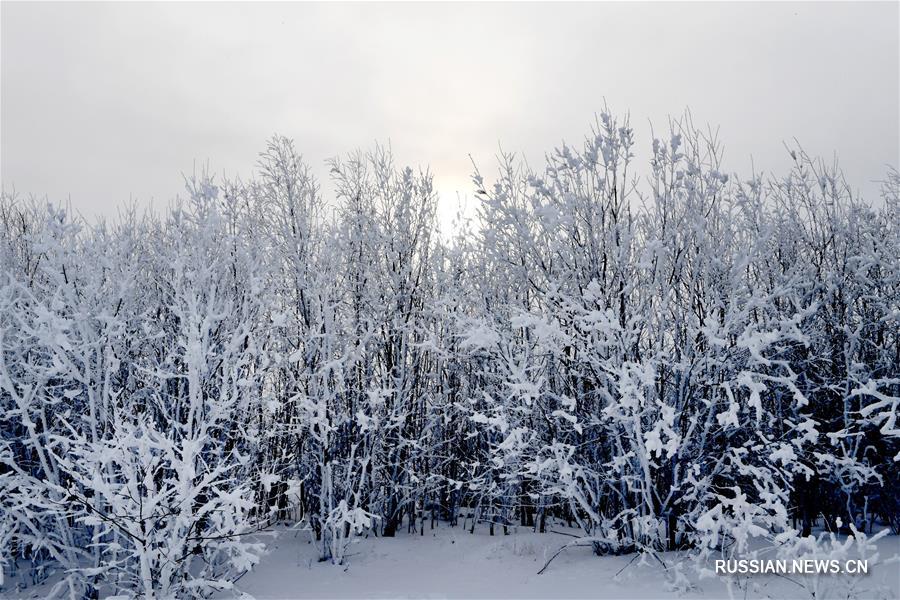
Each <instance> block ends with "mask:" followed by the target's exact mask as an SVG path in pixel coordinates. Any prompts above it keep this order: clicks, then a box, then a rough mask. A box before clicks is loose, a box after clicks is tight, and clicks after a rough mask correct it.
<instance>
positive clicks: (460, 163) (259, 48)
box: [0, 2, 900, 218]
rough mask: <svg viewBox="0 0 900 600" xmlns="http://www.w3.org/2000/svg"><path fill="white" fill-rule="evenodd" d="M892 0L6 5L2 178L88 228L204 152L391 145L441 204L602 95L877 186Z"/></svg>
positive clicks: (897, 102) (164, 189)
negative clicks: (788, 146) (476, 173)
mask: <svg viewBox="0 0 900 600" xmlns="http://www.w3.org/2000/svg"><path fill="white" fill-rule="evenodd" d="M898 8H900V4H898V3H897V2H887V3H879V4H863V3H847V4H843V3H800V4H774V3H762V4H755V3H753V4H750V3H740V4H738V3H722V4H715V3H698V4H680V3H665V4H651V3H629V4H565V5H563V4H511V3H503V4H474V3H472V4H410V3H402V4H376V3H367V4H327V5H318V4H288V3H275V4H241V3H200V4H173V3H160V4H133V3H123V4H82V3H66V4H47V3H29V4H17V3H10V2H2V4H0V11H2V14H0V19H2V37H0V44H2V48H0V50H2V71H0V76H2V82H0V85H2V88H0V90H2V93H0V101H2V105H0V111H2V115H0V138H2V148H0V151H2V155H0V163H2V164H0V167H2V181H3V185H4V187H5V188H6V189H10V188H11V187H12V186H15V188H16V189H17V190H18V191H19V192H22V193H28V192H33V193H38V194H40V195H44V194H46V195H47V196H48V197H49V198H50V199H51V200H54V201H62V200H65V199H66V198H68V197H69V196H70V197H71V202H72V204H73V205H74V207H75V208H76V209H78V210H80V211H81V212H82V213H84V214H85V215H88V216H93V215H97V214H106V215H111V214H115V207H116V206H118V205H119V204H120V203H121V202H123V201H127V200H128V199H129V198H134V199H136V200H137V201H139V202H142V203H147V202H150V201H151V200H152V201H153V203H154V204H155V205H157V206H160V205H165V204H167V203H168V202H169V200H171V199H172V198H173V197H174V196H175V194H177V193H180V191H181V189H182V184H183V180H182V176H181V174H182V173H183V172H186V173H190V172H191V171H192V169H193V165H194V164H195V161H196V163H197V164H203V163H206V162H207V161H208V162H209V164H210V166H211V168H212V169H213V170H214V171H215V172H217V173H222V172H223V171H224V172H225V173H227V174H229V175H235V174H239V175H242V176H245V177H246V176H247V175H249V174H250V173H251V172H252V169H253V165H254V163H255V160H256V156H257V154H258V152H259V151H260V150H262V149H263V148H264V145H265V140H266V139H267V138H268V137H269V136H270V135H271V134H273V133H280V134H284V135H287V136H289V137H292V138H294V140H295V141H296V144H297V147H298V148H299V150H300V151H301V152H302V153H303V155H304V157H305V158H306V159H307V161H308V162H309V163H310V164H311V165H312V166H313V168H314V171H315V172H316V173H317V175H318V176H319V177H320V178H327V169H326V168H325V167H324V160H325V159H326V158H328V157H330V156H334V155H336V154H341V153H345V152H347V151H349V150H352V149H354V148H364V149H365V148H371V147H372V146H373V144H374V143H375V141H376V140H377V141H382V142H388V141H389V142H390V144H391V146H392V148H393V150H394V153H395V156H396V157H397V158H398V160H399V161H400V162H402V163H403V164H412V165H413V166H415V165H426V164H427V165H430V166H431V169H432V171H433V172H434V174H435V177H436V184H437V187H438V190H439V191H440V192H441V194H442V195H443V197H444V200H443V204H442V210H443V214H444V215H445V218H446V215H447V214H449V213H450V212H451V211H452V210H453V206H455V203H456V199H455V197H456V195H455V192H456V191H457V190H458V191H460V192H462V193H469V191H470V185H469V174H470V172H471V163H470V162H469V158H468V155H469V154H471V155H472V156H473V157H474V159H475V160H476V162H477V163H478V164H479V166H480V167H481V168H482V171H484V172H485V173H486V174H488V173H489V172H490V170H491V168H492V167H493V160H494V158H493V157H494V155H495V154H496V152H497V149H498V144H502V147H503V149H504V150H508V151H518V152H522V153H523V154H524V155H525V156H526V157H527V158H528V160H529V161H530V162H531V164H532V165H533V166H536V165H538V164H539V163H540V159H541V157H542V156H543V153H544V152H545V151H547V150H551V149H552V148H553V147H554V146H557V145H558V144H559V143H560V141H561V140H562V139H566V140H567V141H570V142H576V143H580V141H581V139H582V137H583V135H584V134H585V133H587V132H588V130H589V128H590V124H591V123H592V122H593V119H594V115H595V113H597V112H599V111H600V110H601V108H602V106H603V101H604V99H606V101H607V102H608V104H609V105H610V107H611V108H612V109H613V111H614V112H625V111H630V113H631V116H632V124H633V125H634V127H635V129H636V132H637V134H638V142H639V144H640V146H641V147H642V148H647V147H648V146H649V139H648V136H649V127H648V125H647V123H648V120H652V121H653V123H654V124H655V126H656V129H657V130H659V129H662V128H664V126H665V123H666V117H667V115H670V114H675V115H677V114H679V113H681V112H682V111H683V110H684V109H685V108H687V107H689V108H690V109H691V112H692V114H693V116H694V120H695V122H697V123H700V124H707V123H708V124H711V125H713V126H719V127H720V139H721V140H722V142H723V143H724V145H725V162H726V164H725V166H726V168H727V170H729V171H734V170H738V171H746V170H747V168H748V167H749V164H750V157H751V156H752V157H753V160H754V163H755V165H756V167H757V168H758V169H760V170H769V169H778V168H783V166H784V165H785V164H786V156H787V153H786V151H785V149H784V147H783V145H782V142H783V141H785V140H791V139H792V138H794V137H796V138H798V139H799V140H800V141H801V143H802V144H803V145H804V147H805V148H806V149H807V150H808V151H809V152H810V153H811V154H819V155H824V156H826V157H829V158H830V157H832V156H833V155H834V153H837V155H838V156H839V158H840V161H841V164H842V165H843V168H844V171H845V174H846V175H847V177H848V179H849V180H850V181H851V183H852V184H853V185H854V186H855V187H856V188H857V189H859V190H861V191H863V192H864V193H867V194H870V193H873V192H874V191H875V190H877V189H878V186H877V184H876V183H875V181H876V180H878V179H880V178H882V177H883V175H884V173H885V170H886V165H887V164H891V165H894V166H897V165H898V162H900V160H898V156H900V123H898V118H900V117H898V113H900V97H898V96H900V35H898V32H900V10H898Z"/></svg>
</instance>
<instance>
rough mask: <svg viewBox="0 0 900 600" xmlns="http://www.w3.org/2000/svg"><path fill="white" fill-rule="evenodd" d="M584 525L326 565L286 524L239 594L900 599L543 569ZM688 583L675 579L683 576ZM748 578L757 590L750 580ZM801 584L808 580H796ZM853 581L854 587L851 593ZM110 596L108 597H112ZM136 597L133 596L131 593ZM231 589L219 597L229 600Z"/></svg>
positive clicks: (569, 563) (874, 577) (46, 586)
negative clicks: (579, 527)
mask: <svg viewBox="0 0 900 600" xmlns="http://www.w3.org/2000/svg"><path fill="white" fill-rule="evenodd" d="M574 532H577V530H576V529H569V528H567V527H565V526H564V525H558V526H556V527H554V529H553V530H552V531H551V532H548V533H545V534H540V533H534V532H533V531H532V530H531V529H530V528H528V529H518V530H517V529H512V530H510V533H509V535H495V536H490V535H489V534H488V531H487V530H486V529H482V530H476V531H475V533H474V534H470V533H469V532H468V530H467V529H465V528H463V527H449V526H447V525H446V524H444V523H441V524H439V525H438V526H437V527H436V528H435V529H433V530H431V529H427V528H426V530H425V535H424V536H422V535H416V534H407V533H406V532H403V533H400V534H398V535H397V537H394V538H376V537H373V536H369V537H365V538H357V539H356V540H355V541H354V542H353V544H352V546H351V548H350V549H349V551H348V554H347V558H346V560H345V563H344V564H342V565H335V564H332V563H331V562H328V561H326V562H320V561H319V560H318V553H317V550H316V547H315V544H314V543H313V541H312V540H311V536H310V535H309V532H308V531H304V530H298V529H288V528H279V529H277V530H275V531H273V532H271V533H266V534H265V535H262V536H260V538H259V540H260V541H263V542H264V543H265V544H266V545H267V552H266V554H265V556H264V557H263V559H262V561H261V563H260V564H259V565H257V566H256V567H255V568H254V569H253V570H252V571H250V572H248V573H247V574H246V575H245V576H243V577H242V578H241V579H240V580H239V581H238V582H237V586H238V587H239V588H240V590H241V592H243V593H244V594H247V595H249V596H250V597H253V598H256V599H258V600H263V599H273V600H274V599H281V600H287V599H300V598H623V599H625V598H627V599H638V598H644V599H656V598H741V599H749V598H771V599H794V598H797V599H800V598H809V599H812V598H815V599H817V600H820V599H821V600H825V599H828V598H847V597H848V591H852V594H851V595H850V596H849V597H853V598H856V599H859V600H862V599H879V600H894V599H897V598H900V566H898V563H896V562H894V563H889V564H870V573H869V574H868V575H867V576H859V577H853V578H850V577H848V576H830V575H823V576H820V577H819V579H818V584H817V585H818V591H817V593H816V595H815V596H814V595H813V593H812V589H813V587H814V585H815V582H814V581H813V580H812V579H811V578H809V577H807V578H805V579H804V578H798V577H796V576H790V578H786V577H779V576H766V575H760V576H753V577H750V578H749V579H746V578H745V579H744V580H743V582H741V584H737V585H735V587H733V588H732V590H731V591H729V587H728V583H727V581H726V579H725V578H723V577H718V576H709V577H704V578H700V577H699V576H698V574H697V573H696V569H695V568H694V566H693V563H692V562H691V559H690V558H688V557H687V555H686V554H684V553H676V552H662V553H659V554H658V558H659V559H660V561H662V562H664V563H665V566H666V568H667V569H668V572H666V571H665V570H664V569H662V568H661V565H660V563H659V562H657V560H656V558H654V557H651V556H650V555H642V556H638V555H634V554H630V555H624V556H603V557H598V556H595V555H594V554H592V552H591V550H590V548H589V547H570V548H567V549H566V550H565V551H563V552H561V553H559V554H558V556H556V558H554V559H553V560H552V562H551V563H550V565H549V566H548V567H547V569H546V570H545V571H544V572H543V573H542V574H540V575H539V574H538V571H540V570H541V568H542V567H543V566H544V565H545V564H546V563H547V561H548V559H550V558H551V557H553V555H554V554H556V553H557V551H558V550H559V549H560V548H561V547H562V546H563V545H565V544H567V543H569V542H573V541H575V540H573V538H572V537H570V536H571V535H573V534H574ZM877 545H878V553H879V555H880V559H879V562H883V561H884V560H886V559H888V558H889V557H893V556H896V555H898V554H900V537H898V536H888V537H885V538H883V539H881V540H878V542H877ZM678 572H680V573H681V574H683V575H684V577H685V579H686V581H685V580H681V581H680V582H679V583H678V584H676V583H675V581H676V579H678V577H677V576H676V573H678ZM58 580H59V576H58V574H57V575H54V576H51V577H50V578H49V579H48V580H47V581H46V582H44V583H43V584H41V585H37V586H31V587H28V588H24V589H22V590H20V591H19V592H14V591H13V590H12V588H8V591H6V592H5V593H0V597H2V598H4V599H5V598H9V599H10V600H14V599H15V600H20V599H21V600H24V599H29V600H32V599H37V598H43V597H45V595H46V594H47V592H48V591H49V590H50V588H51V587H52V585H53V584H54V583H55V582H57V581H58ZM748 582H749V584H750V585H749V587H746V586H745V585H742V584H746V583H748ZM798 584H803V586H801V585H798ZM848 584H850V585H852V586H853V587H852V588H851V589H849V590H848ZM102 597H110V596H109V595H104V596H102ZM125 597H128V596H125ZM230 597H233V595H229V594H223V595H220V596H218V598H230Z"/></svg>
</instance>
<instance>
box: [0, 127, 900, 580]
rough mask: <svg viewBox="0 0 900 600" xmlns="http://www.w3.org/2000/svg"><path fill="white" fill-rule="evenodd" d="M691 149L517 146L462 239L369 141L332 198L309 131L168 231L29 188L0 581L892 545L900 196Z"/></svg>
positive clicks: (0, 221) (9, 214) (0, 269)
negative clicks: (843, 535)
mask: <svg viewBox="0 0 900 600" xmlns="http://www.w3.org/2000/svg"><path fill="white" fill-rule="evenodd" d="M670 129H671V131H670V133H669V135H667V136H666V139H656V140H653V142H652V158H651V160H650V162H649V164H647V165H640V167H641V168H640V170H639V171H638V172H637V173H635V168H636V165H635V164H634V163H633V161H632V158H633V154H632V147H633V143H634V142H633V138H632V130H631V129H630V128H629V125H628V123H627V121H626V122H617V120H616V119H615V118H613V117H611V116H610V115H608V114H605V113H604V114H603V115H601V117H600V118H599V120H598V122H597V124H596V126H595V128H594V130H593V131H592V133H591V135H590V136H588V138H587V139H586V140H585V142H584V144H583V146H581V147H580V148H575V147H563V148H561V149H558V150H556V151H554V152H553V153H551V154H549V155H548V156H547V159H546V165H545V168H544V169H543V170H542V171H540V172H534V171H531V170H529V169H527V168H526V167H525V166H524V165H523V164H522V163H520V162H517V161H516V160H515V159H514V158H513V157H512V156H502V157H500V161H499V167H500V168H499V170H498V172H497V175H496V176H495V177H494V178H493V180H492V181H489V180H488V178H485V177H483V176H482V175H481V174H480V173H478V172H476V173H475V175H474V176H473V184H474V192H475V194H476V196H477V197H478V198H479V199H480V207H479V214H478V218H477V219H476V221H475V222H474V223H472V222H467V221H464V220H463V221H461V222H460V223H459V226H458V228H457V229H456V230H455V233H454V235H453V238H452V240H450V241H445V240H443V239H442V238H441V237H440V236H439V235H438V234H437V233H436V230H437V227H436V222H435V205H436V200H437V199H436V196H435V192H434V190H433V188H432V180H431V176H430V175H429V173H428V172H416V171H413V170H411V169H408V168H407V169H398V168H396V167H395V166H394V164H393V162H392V158H391V156H390V154H389V153H388V152H386V151H384V150H380V149H379V150H376V151H374V152H372V153H369V154H362V153H356V154H352V155H350V156H348V157H346V158H342V159H336V160H333V161H332V162H331V164H330V166H331V177H332V180H333V184H334V189H335V190H336V193H335V197H334V198H329V199H327V200H326V199H325V198H323V195H322V194H321V192H320V189H319V186H318V184H317V182H316V181H315V180H314V179H313V178H312V176H311V175H310V173H309V170H308V169H307V167H306V165H305V164H304V163H303V161H302V160H301V158H300V156H299V155H298V154H297V152H296V150H295V148H294V145H293V144H292V142H290V141H289V140H287V139H284V138H280V137H276V138H274V139H273V140H272V141H271V142H270V144H269V146H268V148H267V149H266V151H265V152H264V153H262V154H261V155H260V159H259V164H258V169H257V172H256V174H255V176H254V178H253V179H252V180H251V181H249V182H241V181H221V182H216V181H214V180H213V179H212V178H211V177H208V176H205V175H204V176H196V177H194V178H191V179H190V180H189V181H188V182H187V191H188V198H187V199H186V200H185V201H183V202H181V203H178V204H176V205H174V206H173V207H172V208H171V209H170V210H167V211H166V212H165V213H164V214H162V215H160V216H154V215H152V214H146V215H142V214H139V212H138V211H137V210H135V209H134V208H131V209H129V210H125V211H124V212H123V213H122V214H121V216H120V217H119V218H118V219H115V220H113V221H105V222H104V221H100V222H97V223H87V222H85V221H84V220H82V219H79V218H77V217H75V216H73V214H72V212H71V211H68V210H64V209H60V208H55V207H54V206H52V205H45V204H41V203H37V202H31V201H23V200H22V199H20V198H17V197H14V196H11V195H9V194H4V196H3V200H2V203H0V573H5V575H6V577H5V579H6V581H5V584H4V580H3V576H2V575H0V590H5V589H9V588H4V587H2V586H3V585H7V586H9V585H10V584H11V583H12V582H14V581H16V582H20V583H21V582H22V581H24V580H27V581H31V582H37V581H40V580H42V579H44V578H46V577H48V576H50V575H51V573H56V574H57V575H56V578H57V579H58V584H57V585H56V587H55V588H54V591H53V593H54V594H56V595H60V596H70V597H75V598H81V597H91V598H96V597H98V595H99V594H100V593H101V592H103V593H105V592H107V591H109V592H120V591H122V592H130V593H135V594H139V595H143V596H146V597H148V598H169V597H204V596H208V595H209V594H210V593H212V592H213V591H216V590H228V589H233V588H234V582H235V581H236V580H237V579H238V578H239V577H240V575H241V574H242V573H244V572H245V571H246V570H247V569H249V568H251V567H252V566H253V565H254V564H255V563H256V562H257V561H258V560H259V555H260V553H261V551H262V547H263V546H262V542H261V541H260V540H261V539H263V538H259V537H257V536H253V535H250V534H251V533H252V532H254V531H258V530H261V529H265V528H267V527H269V526H271V525H273V524H274V523H275V522H277V521H287V522H289V523H298V524H300V525H301V526H305V527H306V528H308V529H309V531H310V535H311V536H313V537H314V539H315V540H316V543H317V544H318V545H319V547H320V552H321V557H322V558H323V559H330V560H333V561H335V562H341V561H342V560H343V557H344V553H345V550H346V548H347V545H348V543H349V542H350V541H351V540H352V538H353V537H354V536H356V535H360V534H363V533H366V534H369V535H377V536H393V535H398V534H400V533H401V532H402V533H403V534H404V535H408V534H421V533H423V531H424V530H425V529H427V528H429V527H432V526H434V523H435V522H436V521H439V520H440V521H446V522H449V523H450V524H453V525H459V526H465V527H468V528H472V529H474V528H488V529H489V530H490V531H491V532H492V533H496V534H501V533H504V532H507V531H509V529H510V528H512V527H516V526H518V527H523V526H524V527H534V528H536V529H538V530H540V531H544V530H545V529H546V528H549V522H550V519H559V520H567V521H569V522H570V523H572V524H577V526H578V527H580V528H581V530H582V531H583V537H582V539H581V542H583V543H584V542H588V543H590V544H592V545H593V548H594V550H595V551H596V552H597V553H598V554H603V553H625V552H635V551H643V552H654V551H658V550H665V549H691V550H692V551H695V552H697V553H698V554H702V553H704V552H707V553H708V552H710V551H715V552H720V553H724V554H728V553H737V552H742V551H743V550H744V549H746V547H747V544H748V543H749V542H750V540H752V539H754V538H764V539H766V540H769V541H770V542H771V543H773V544H777V545H779V546H781V547H784V548H788V547H790V548H793V549H794V550H797V549H798V548H800V547H801V546H800V544H809V543H810V542H809V539H810V538H808V537H807V536H809V535H810V534H811V533H812V532H813V528H814V527H818V526H824V527H825V528H827V529H828V530H831V531H835V532H838V531H844V532H848V533H854V534H855V533H856V532H857V531H860V532H864V531H873V530H878V529H880V528H881V527H882V526H883V525H887V526H889V527H891V528H892V529H893V530H894V532H895V533H896V532H897V531H898V529H900V505H898V502H900V471H898V466H900V463H898V460H900V427H898V424H897V406H898V402H900V176H898V174H897V172H896V171H891V172H889V173H888V174H887V175H886V181H885V182H884V185H883V193H882V197H881V198H879V199H874V200H871V199H870V201H869V202H865V201H863V200H862V199H860V198H858V197H856V196H855V195H854V194H853V193H851V188H850V187H849V186H848V185H847V184H846V183H845V182H844V180H843V179H842V177H841V176H840V174H839V172H838V171H837V170H836V169H833V168H831V169H829V168H825V167H824V165H823V164H822V163H821V162H819V161H816V160H813V159H811V158H809V157H808V156H807V155H806V154H804V153H803V152H802V151H801V150H799V149H798V150H796V151H793V152H792V156H793V159H794V162H793V168H792V169H791V170H790V172H789V173H787V174H786V175H785V176H782V177H775V176H766V177H762V176H759V175H753V176H751V177H750V178H749V179H745V178H739V177H737V176H735V175H728V174H726V173H725V172H724V171H723V170H722V168H721V166H720V164H719V160H720V156H721V153H720V150H719V148H718V147H717V145H716V144H715V143H714V142H713V141H710V140H708V139H706V138H704V137H703V135H701V134H700V133H699V132H698V131H696V130H695V129H693V128H692V126H690V124H689V123H688V122H686V121H682V122H678V121H675V122H673V123H672V124H671V126H670ZM804 540H806V541H804ZM804 547H806V546H804Z"/></svg>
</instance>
